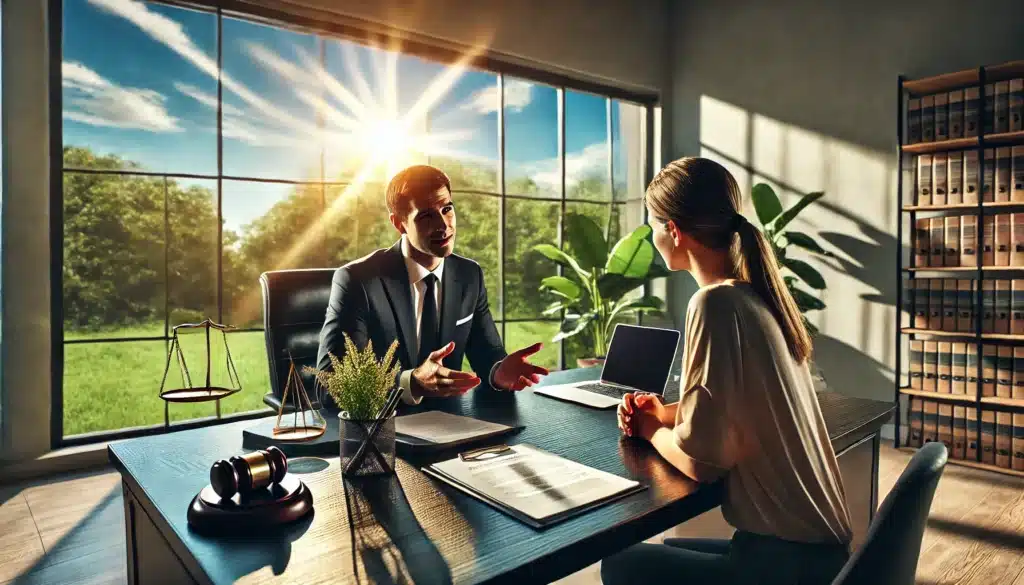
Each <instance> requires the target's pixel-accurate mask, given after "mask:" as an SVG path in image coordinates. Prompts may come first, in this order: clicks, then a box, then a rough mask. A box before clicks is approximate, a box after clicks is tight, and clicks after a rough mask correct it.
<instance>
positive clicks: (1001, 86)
mask: <svg viewBox="0 0 1024 585" xmlns="http://www.w3.org/2000/svg"><path fill="white" fill-rule="evenodd" d="M995 86H996V89H995V132H997V133H999V132H1009V131H1010V118H1009V104H1010V101H1009V98H1010V95H1009V94H1010V82H1009V81H997V82H996V83H995Z"/></svg>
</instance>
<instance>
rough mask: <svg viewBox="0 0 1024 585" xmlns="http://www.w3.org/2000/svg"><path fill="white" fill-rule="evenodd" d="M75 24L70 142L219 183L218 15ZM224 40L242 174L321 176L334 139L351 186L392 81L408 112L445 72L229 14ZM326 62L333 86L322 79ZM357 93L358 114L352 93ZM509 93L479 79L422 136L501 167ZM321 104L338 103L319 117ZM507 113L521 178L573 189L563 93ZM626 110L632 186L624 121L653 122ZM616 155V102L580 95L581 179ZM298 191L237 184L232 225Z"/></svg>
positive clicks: (69, 60)
mask: <svg viewBox="0 0 1024 585" xmlns="http://www.w3.org/2000/svg"><path fill="white" fill-rule="evenodd" d="M64 19H65V23H64V56H63V61H64V63H63V74H64V80H63V91H64V141H65V144H67V145H76V146H88V147H90V148H91V149H93V150H94V151H96V152H98V153H103V154H117V155H119V156H122V157H123V158H125V159H129V160H133V161H136V162H138V163H141V164H142V165H143V167H144V168H146V169H147V170H151V171H159V172H168V173H190V174H210V175H213V174H216V172H217V143H216V128H217V119H216V103H217V102H216V99H217V79H216V73H217V68H216V67H217V64H216V58H217V38H216V37H217V26H216V24H217V23H216V18H215V16H214V15H213V14H210V13H204V12H198V11H192V10H186V9H181V8H175V7H169V6H164V5H159V4H145V3H139V2H133V1H131V0H66V1H65V4H64ZM223 35H224V38H223V65H222V66H223V78H224V85H223V102H222V103H223V132H224V172H225V174H227V175H235V176H251V177H261V178H276V179H302V178H314V177H317V176H318V175H319V164H320V151H321V144H323V143H324V142H326V144H327V146H325V147H324V153H325V167H326V169H327V173H328V177H327V178H328V179H330V178H332V177H339V176H344V171H343V167H344V166H345V163H346V162H351V160H353V156H355V155H356V154H358V153H360V152H362V151H364V150H365V148H366V145H365V144H362V138H360V136H359V135H357V134H353V133H352V131H351V130H350V129H348V128H346V127H345V125H346V124H351V123H352V122H353V121H356V122H360V123H361V121H362V120H364V119H365V118H367V116H368V114H367V113H366V112H369V111H374V110H373V108H376V107H380V108H384V107H386V106H387V101H388V100H387V99H386V98H385V97H384V96H386V95H388V94H389V92H388V91H387V88H388V87H389V85H391V84H390V83H389V80H391V79H393V80H394V85H395V86H396V87H397V104H395V106H396V107H397V114H398V115H399V116H404V115H405V114H407V113H408V112H409V109H410V108H411V107H412V106H413V104H414V103H415V102H416V101H417V100H418V99H419V98H420V97H421V96H422V95H423V94H424V93H425V92H426V90H427V88H428V87H429V86H430V83H431V81H432V80H433V79H435V78H437V77H438V76H440V75H441V74H442V73H443V72H444V70H445V68H444V66H442V65H440V64H436V63H433V62H429V61H426V60H422V59H419V58H416V57H413V56H409V55H400V56H399V57H398V59H397V61H396V69H395V74H394V76H393V77H392V76H389V75H387V74H386V70H387V59H386V56H385V55H386V53H385V52H384V51H381V50H378V49H374V48H370V47H365V46H362V45H358V44H355V43H351V42H348V41H339V40H336V39H324V38H318V37H316V36H314V35H310V34H302V33H298V32H294V31H289V30H285V29H281V28H275V27H269V26H265V25H259V24H254V23H250V22H246V21H242V20H235V19H228V18H225V19H224V22H223ZM321 54H322V59H323V65H324V66H323V71H324V72H325V74H326V75H325V76H319V77H318V76H317V75H316V72H317V70H318V69H320V67H319V63H320V60H321ZM325 80H326V81H325ZM338 88H341V89H338ZM345 92H348V93H349V94H350V95H351V96H353V97H354V98H355V99H354V104H355V105H353V100H352V99H345V98H344V97H342V96H343V94H344V93H345ZM497 97H498V96H497V77H496V76H495V75H494V74H491V73H487V72H481V71H465V72H463V73H462V74H461V76H460V77H458V79H457V80H456V81H455V83H453V84H452V85H451V87H450V88H448V89H447V91H446V92H444V93H443V95H440V96H439V97H438V99H437V100H436V102H435V103H434V104H433V105H432V107H431V108H430V109H429V111H426V112H424V113H423V115H422V116H417V117H416V119H415V121H414V123H413V124H412V126H413V127H414V129H420V130H424V131H429V133H430V135H433V136H435V137H437V136H447V135H451V137H450V138H445V139H443V140H441V139H438V140H436V141H435V142H436V144H433V145H431V148H438V149H441V150H443V151H445V152H448V153H451V152H456V153H458V155H459V156H461V157H463V158H465V159H466V160H468V161H473V162H476V163H481V164H492V165H496V164H497V160H498V128H497V112H496V110H497V106H498V100H497ZM311 100H314V101H311ZM315 100H323V104H322V105H320V107H319V108H318V107H317V105H316V103H315ZM505 101H506V111H505V116H506V133H505V144H506V173H507V176H509V177H510V178H512V177H516V176H523V175H525V176H530V177H532V178H534V179H535V180H537V181H538V182H542V183H543V182H549V183H552V184H557V181H558V180H559V177H558V175H557V169H558V168H559V167H558V164H557V163H558V159H557V154H558V148H557V147H558V144H557V110H556V107H557V106H556V92H555V90H554V89H553V88H551V87H547V86H542V85H539V84H534V83H531V82H528V81H526V80H520V79H514V78H506V94H505ZM360 104H361V105H360ZM365 106H369V109H366V108H365ZM625 108H627V109H626V110H622V113H621V114H620V110H619V109H618V105H614V106H613V122H614V123H615V124H614V128H613V131H612V137H613V139H614V140H615V142H616V144H615V150H616V152H615V157H614V158H615V167H616V168H615V172H616V175H617V176H618V175H619V174H620V171H623V169H624V167H625V161H626V158H625V155H624V153H623V150H624V149H623V148H620V144H619V131H620V128H619V124H618V122H619V118H620V115H621V116H624V117H630V116H633V115H636V113H637V111H638V109H637V108H635V107H634V106H629V105H627V106H625ZM357 109H363V110H364V111H363V112H359V111H356V110H357ZM318 110H320V111H324V112H328V113H329V115H327V116H326V118H327V120H326V122H325V126H326V127H327V128H328V131H329V133H330V134H329V135H328V136H327V137H326V138H324V139H323V141H324V142H321V140H320V138H319V134H318V131H317V121H318V120H317V118H318ZM371 117H372V116H371ZM608 148H609V146H608V129H607V117H606V101H605V99H604V98H601V97H598V96H593V95H589V94H582V93H577V92H571V91H570V92H568V93H567V94H566V153H567V157H566V166H567V169H568V170H569V175H570V176H569V178H568V180H569V182H570V183H571V182H572V180H573V177H574V176H576V175H582V174H584V173H586V172H588V171H589V170H593V169H599V168H602V167H603V166H604V165H607V156H608V154H607V153H608ZM437 154H444V152H440V151H439V152H438V153H437ZM197 183H198V184H203V185H204V186H209V185H211V184H212V182H210V181H201V182H200V181H197ZM289 189H290V188H289V187H288V186H281V185H260V184H255V183H239V182H232V183H225V192H224V208H223V209H224V217H225V220H226V222H227V224H228V227H229V228H234V229H237V228H238V227H239V226H240V225H242V224H245V223H247V222H249V221H251V220H252V219H254V218H256V217H258V216H259V215H261V214H262V213H264V212H265V211H266V210H267V209H268V208H269V207H270V206H271V205H273V203H274V202H275V201H277V200H279V199H280V198H281V197H284V196H286V195H287V193H288V191H289Z"/></svg>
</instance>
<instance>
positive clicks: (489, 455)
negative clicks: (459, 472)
mask: <svg viewBox="0 0 1024 585" xmlns="http://www.w3.org/2000/svg"><path fill="white" fill-rule="evenodd" d="M524 447H525V448H526V449H529V450H531V451H535V452H538V453H541V454H543V455H544V456H548V457H554V458H557V459H561V460H564V461H567V462H570V463H571V464H572V465H574V466H579V467H584V468H587V469H591V470H592V471H593V472H595V473H597V474H603V475H606V476H608V477H613V478H616V479H617V480H620V481H622V482H626V483H628V484H630V485H628V487H625V488H624V489H620V490H617V491H615V492H614V493H611V494H608V495H606V496H604V497H600V498H595V499H593V500H591V501H588V502H586V503H584V504H580V505H575V506H572V507H571V508H568V509H566V510H564V511H561V512H558V513H554V514H550V515H546V516H543V517H535V516H533V515H530V514H529V513H527V512H526V511H524V510H522V509H519V508H518V507H516V506H514V505H510V504H509V503H508V502H505V501H502V500H501V499H500V498H498V497H495V496H494V495H491V494H488V493H486V492H484V491H481V490H480V489H476V488H474V487H473V486H470V485H468V484H467V483H466V482H464V481H461V480H459V479H458V478H456V477H453V476H452V475H451V474H449V473H446V472H445V471H444V470H442V469H439V468H438V467H436V464H435V465H428V466H425V467H423V468H422V471H423V472H424V473H425V474H427V475H429V476H430V477H432V478H434V479H436V480H438V481H440V482H442V483H445V484H447V485H449V486H451V487H453V488H455V489H457V490H459V491H461V492H463V493H465V494H467V495H469V496H472V497H474V498H476V499H478V500H481V501H482V502H485V503H487V504H489V505H490V506H492V507H494V508H496V509H497V510H499V511H500V512H502V513H504V514H506V515H508V516H511V517H513V518H515V519H516V520H519V521H520V522H523V523H524V524H527V525H529V526H531V527H532V528H534V529H538V530H541V529H544V528H548V527H550V526H553V525H555V524H558V523H560V522H564V521H565V520H568V519H570V518H574V517H576V516H580V515H582V514H585V513H586V512H589V511H590V510H594V509H596V508H599V507H601V506H604V505H606V504H609V503H611V502H614V501H616V500H620V499H622V498H625V497H627V496H630V495H633V494H635V493H638V492H641V491H643V490H645V489H647V486H645V485H643V484H641V483H640V482H636V481H631V480H626V479H625V478H620V477H618V476H614V475H612V474H608V473H606V472H602V471H600V470H596V469H593V468H590V467H589V466H585V465H582V464H579V463H576V462H573V461H571V460H568V459H565V458H562V457H559V456H557V455H553V454H551V453H547V452H545V451H543V450H541V449H537V448H535V447H532V446H530V445H514V446H508V445H494V446H490V447H483V448H480V449H473V450H471V451H465V452H462V453H459V455H458V457H457V458H456V459H457V460H458V461H460V462H463V463H472V462H481V461H494V460H499V459H502V458H504V457H508V456H511V455H513V454H515V453H517V451H516V449H517V448H524ZM456 459H453V460H449V462H452V461H455V460H456ZM441 463H447V462H441Z"/></svg>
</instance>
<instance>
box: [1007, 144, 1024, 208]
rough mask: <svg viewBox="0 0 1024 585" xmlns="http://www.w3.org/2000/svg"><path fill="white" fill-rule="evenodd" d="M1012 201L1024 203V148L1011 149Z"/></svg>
mask: <svg viewBox="0 0 1024 585" xmlns="http://www.w3.org/2000/svg"><path fill="white" fill-rule="evenodd" d="M1010 175H1011V177H1010V201H1024V146H1013V147H1011V148H1010Z"/></svg>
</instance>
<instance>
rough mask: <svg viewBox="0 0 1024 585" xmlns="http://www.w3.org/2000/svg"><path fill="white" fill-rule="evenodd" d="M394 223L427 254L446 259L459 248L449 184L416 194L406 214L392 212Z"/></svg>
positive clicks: (410, 240) (410, 241)
mask: <svg viewBox="0 0 1024 585" xmlns="http://www.w3.org/2000/svg"><path fill="white" fill-rule="evenodd" d="M391 223H392V224H394V226H395V228H396V229H398V231H399V233H403V234H405V236H406V238H407V239H408V240H409V244H410V245H411V246H412V247H413V248H415V249H416V250H418V251H420V252H422V253H423V254H427V255H430V256H434V257H437V258H444V257H446V256H448V255H449V254H451V253H452V252H453V251H454V250H455V204H454V203H452V196H451V193H449V192H448V188H447V187H441V188H440V189H438V190H437V191H434V192H433V193H423V194H420V195H414V196H413V197H411V198H410V201H409V206H408V208H407V209H406V210H405V212H404V213H399V214H391Z"/></svg>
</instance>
